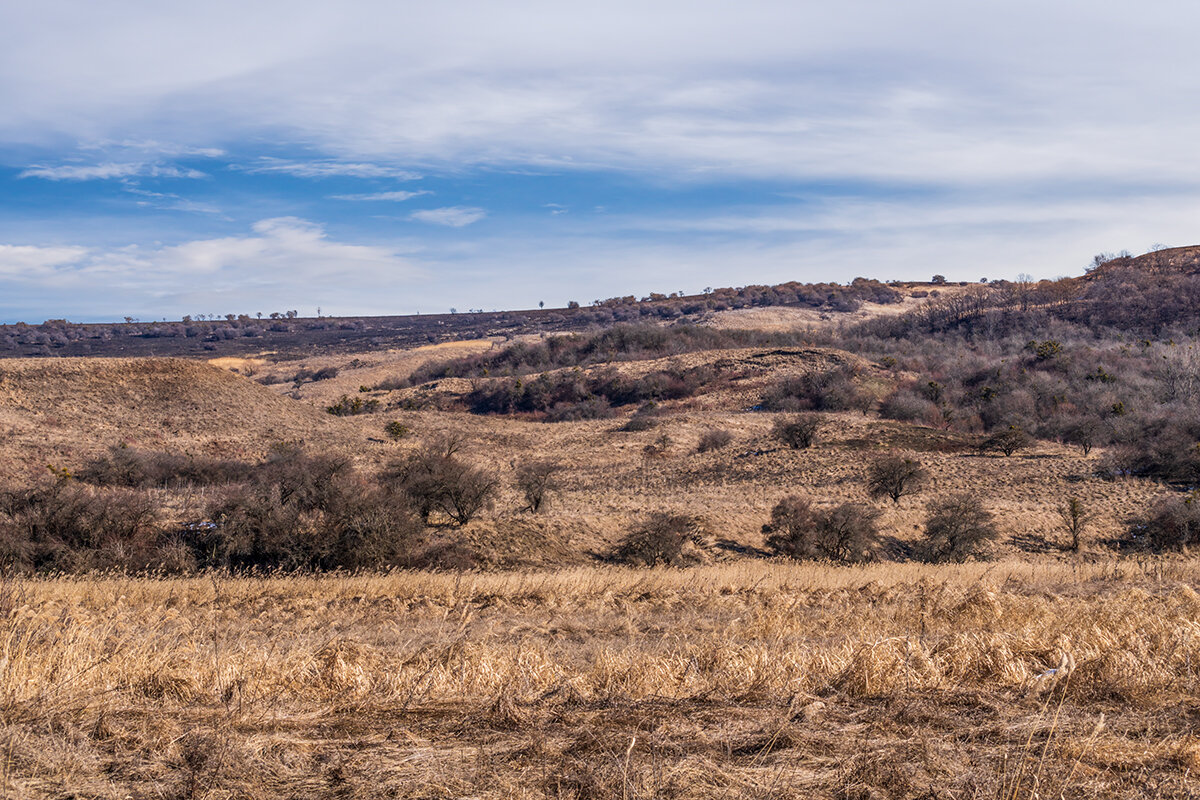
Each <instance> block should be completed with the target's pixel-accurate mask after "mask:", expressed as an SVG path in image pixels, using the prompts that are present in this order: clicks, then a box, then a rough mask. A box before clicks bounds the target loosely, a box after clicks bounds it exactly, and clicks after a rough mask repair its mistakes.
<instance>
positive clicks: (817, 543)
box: [764, 495, 879, 562]
mask: <svg viewBox="0 0 1200 800" xmlns="http://www.w3.org/2000/svg"><path fill="white" fill-rule="evenodd" d="M878 519H879V512H878V511H876V510H875V509H873V508H871V507H870V506H866V505H862V504H861V503H842V504H841V505H838V506H835V507H833V508H830V509H816V508H814V507H813V505H812V503H811V501H809V500H808V498H805V497H801V496H799V495H789V496H787V497H785V498H783V500H781V501H779V503H778V504H776V506H775V508H773V509H772V510H771V521H770V522H769V523H767V525H766V526H764V530H765V531H766V533H767V545H768V546H769V547H771V548H772V549H773V550H774V551H775V552H776V553H779V554H780V555H786V556H790V557H791V558H797V559H825V560H829V561H841V562H853V561H866V560H869V559H871V558H873V557H874V555H875V552H876V550H877V549H878V546H879V529H878V527H877V521H878Z"/></svg>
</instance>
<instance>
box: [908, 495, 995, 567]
mask: <svg viewBox="0 0 1200 800" xmlns="http://www.w3.org/2000/svg"><path fill="white" fill-rule="evenodd" d="M995 520H996V518H995V515H993V514H992V512H990V511H988V510H987V509H985V508H984V507H983V501H982V500H981V499H980V498H979V497H978V496H977V495H974V494H971V493H970V492H963V493H961V494H954V495H950V496H949V497H943V498H941V499H939V500H935V501H933V502H932V503H930V504H929V506H928V507H927V509H926V512H925V537H926V540H927V546H928V557H929V559H930V560H932V561H965V560H966V559H967V558H969V557H971V556H973V555H978V554H980V553H981V552H982V551H983V549H984V548H985V547H986V545H988V544H989V543H990V542H992V541H994V540H995V539H997V538H999V536H1000V531H999V529H997V528H996V521H995Z"/></svg>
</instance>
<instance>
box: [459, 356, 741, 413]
mask: <svg viewBox="0 0 1200 800" xmlns="http://www.w3.org/2000/svg"><path fill="white" fill-rule="evenodd" d="M730 377H732V376H731V374H729V373H726V372H725V371H723V370H721V369H719V368H718V367H715V366H708V365H704V366H699V367H691V368H672V369H666V370H658V371H656V372H652V373H650V374H648V375H643V376H641V377H636V378H635V377H630V376H628V375H623V374H622V373H621V372H620V371H619V370H617V369H616V368H601V369H598V370H593V371H592V372H590V373H585V372H583V371H582V370H579V369H571V370H562V371H558V372H549V373H543V374H541V375H538V376H537V377H535V378H532V379H526V378H503V379H499V380H494V381H490V382H488V383H486V384H484V385H482V386H480V387H478V388H476V389H475V390H474V391H472V392H470V393H469V394H468V395H467V396H466V398H465V403H466V404H467V407H468V408H469V409H470V410H471V411H472V412H473V413H476V414H514V413H538V414H544V415H545V417H544V418H545V419H546V420H547V421H549V422H567V421H572V420H579V419H598V418H603V417H608V416H612V414H613V410H612V409H613V407H615V406H627V405H632V404H637V403H657V402H661V401H663V400H678V399H680V398H684V397H691V396H692V395H695V394H697V393H699V392H701V391H705V390H711V389H712V388H713V387H714V386H715V385H716V384H718V383H720V382H722V381H726V380H728V379H729V378H730Z"/></svg>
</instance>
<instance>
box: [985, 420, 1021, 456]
mask: <svg viewBox="0 0 1200 800" xmlns="http://www.w3.org/2000/svg"><path fill="white" fill-rule="evenodd" d="M1032 443H1033V440H1032V439H1031V438H1030V436H1029V434H1028V433H1026V432H1025V431H1023V430H1021V429H1020V428H1018V427H1017V426H1016V425H1009V426H1008V428H1006V429H1005V430H1002V431H997V432H996V433H993V434H992V435H991V436H989V437H988V438H986V439H984V440H983V441H982V442H981V443H980V445H979V449H980V450H999V451H1000V452H1001V453H1004V455H1006V456H1011V455H1012V454H1013V453H1015V452H1017V451H1018V450H1024V449H1025V448H1027V447H1029V446H1030V445H1031V444H1032Z"/></svg>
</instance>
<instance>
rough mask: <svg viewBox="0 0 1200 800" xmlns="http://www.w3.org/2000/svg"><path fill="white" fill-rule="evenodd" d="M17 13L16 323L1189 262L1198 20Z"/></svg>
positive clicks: (306, 10) (912, 6)
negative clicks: (1135, 259) (1181, 252)
mask: <svg viewBox="0 0 1200 800" xmlns="http://www.w3.org/2000/svg"><path fill="white" fill-rule="evenodd" d="M21 5H24V6H25V7H24V8H15V9H14V8H7V9H6V10H5V12H4V24H3V25H2V26H0V108H3V109H4V113H3V114H0V321H14V320H25V321H31V322H33V321H41V320H42V319H46V318H54V317H67V318H69V319H73V320H81V321H88V320H104V319H120V318H121V317H123V316H126V315H130V316H135V317H139V318H142V319H150V318H161V317H169V318H178V317H179V316H181V315H183V314H193V315H194V314H198V313H217V314H225V313H231V312H232V313H251V314H252V313H255V312H258V311H262V312H264V313H268V312H270V311H274V310H286V309H297V310H299V311H300V312H301V313H302V314H305V315H307V314H312V313H315V310H316V308H317V307H318V306H320V307H321V308H322V310H323V311H324V312H325V313H332V314H384V313H411V312H414V311H418V310H419V311H423V312H437V311H444V310H446V309H448V308H449V307H451V306H454V307H457V308H460V309H465V308H488V309H492V308H523V307H526V308H527V307H533V306H535V305H536V304H537V302H538V301H540V300H542V301H545V302H546V303H547V304H548V305H563V304H565V303H566V301H567V300H572V299H573V300H579V301H580V302H584V303H587V302H589V301H591V300H593V299H597V298H605V297H609V296H613V295H625V294H637V295H644V294H646V293H649V292H650V291H666V292H670V291H679V290H683V291H686V292H695V291H698V290H700V289H702V288H703V287H705V286H740V285H745V284H748V283H775V282H780V281H786V280H836V281H848V280H851V279H853V278H854V277H856V276H859V275H862V276H867V277H878V278H881V279H888V278H900V279H904V278H916V279H925V278H928V277H929V276H930V275H932V274H934V273H942V274H945V275H947V276H949V277H951V278H953V279H964V280H966V279H969V280H977V279H978V278H980V277H984V276H986V277H990V278H997V277H1012V276H1015V275H1016V274H1017V273H1021V272H1025V273H1030V274H1033V275H1035V276H1039V277H1054V276H1058V275H1062V274H1077V273H1079V272H1080V271H1082V268H1083V266H1084V265H1085V264H1086V263H1087V262H1088V261H1089V260H1090V258H1091V255H1092V254H1094V253H1096V252H1100V251H1106V250H1108V251H1112V250H1120V249H1129V250H1131V251H1134V252H1141V251H1144V250H1146V249H1149V248H1150V247H1152V246H1154V245H1158V244H1166V245H1172V246H1174V245H1183V244H1192V243H1195V242H1198V241H1200V233H1198V232H1197V223H1198V222H1200V214H1198V212H1200V159H1197V158H1196V157H1195V155H1196V144H1195V143H1196V142H1197V141H1200V103H1198V102H1196V101H1197V98H1198V94H1200V93H1198V92H1197V89H1200V54H1198V53H1197V50H1196V48H1195V47H1194V46H1193V44H1192V42H1191V36H1192V33H1191V32H1192V31H1194V30H1195V28H1196V25H1197V23H1200V11H1197V10H1196V8H1195V7H1194V5H1189V4H1185V3H1174V2H1159V3H1153V4H1149V5H1148V6H1144V7H1141V8H1138V9H1136V10H1134V8H1133V7H1132V6H1131V5H1129V4H1116V3H1096V2H1093V3H1088V4H1082V3H1065V2H1042V3H1037V4H1034V3H1026V2H1019V1H1017V2H1005V3H990V2H980V3H970V4H964V3H955V2H947V1H944V0H911V2H907V3H903V4H898V3H894V2H865V1H863V0H847V1H846V2H842V3H838V4H817V3H795V2H757V3H756V2H743V3H739V4H737V5H736V7H735V5H734V4H730V3H710V2H688V3H677V2H667V1H665V0H664V1H663V2H657V3H653V4H646V3H625V2H613V3H607V4H603V5H599V4H596V5H594V6H587V7H584V6H582V5H580V4H574V5H576V6H577V7H574V8H572V7H571V6H572V4H563V3H541V2H537V3H535V2H513V3H506V4H497V3H486V2H480V3H467V2H446V3H440V4H429V3H407V2H360V1H356V0H348V2H343V3H339V4H336V7H335V4H329V3H313V2H305V1H304V0H301V1H299V2H287V3H276V2H270V1H269V0H263V2H256V3H254V4H245V3H237V4H235V3H232V2H222V0H214V1H213V2H208V3H204V4H196V5H195V6H193V7H185V6H183V4H178V3H166V4H164V3H149V2H124V1H123V0H112V1H111V2H106V3H103V4H96V3H84V2H54V1H53V0H49V1H48V2H43V3H38V4H31V3H30V4H21ZM435 5H436V7H430V6H435Z"/></svg>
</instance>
